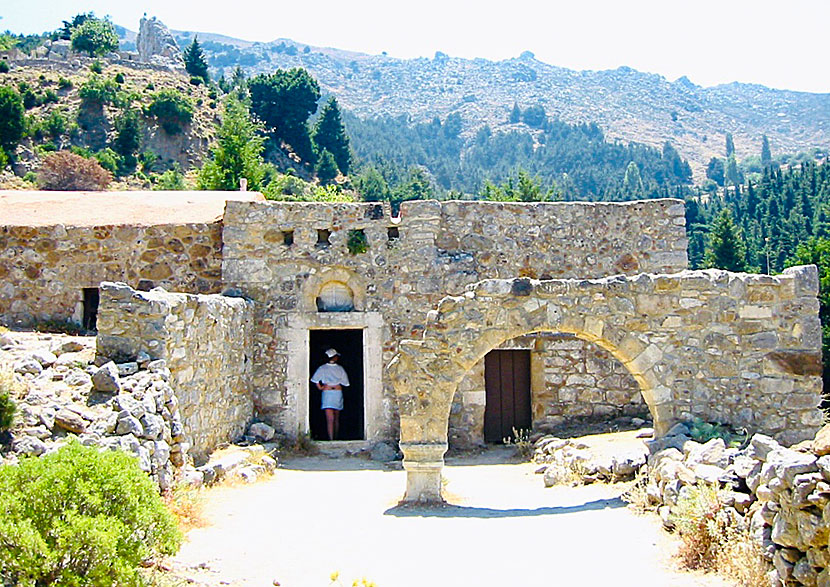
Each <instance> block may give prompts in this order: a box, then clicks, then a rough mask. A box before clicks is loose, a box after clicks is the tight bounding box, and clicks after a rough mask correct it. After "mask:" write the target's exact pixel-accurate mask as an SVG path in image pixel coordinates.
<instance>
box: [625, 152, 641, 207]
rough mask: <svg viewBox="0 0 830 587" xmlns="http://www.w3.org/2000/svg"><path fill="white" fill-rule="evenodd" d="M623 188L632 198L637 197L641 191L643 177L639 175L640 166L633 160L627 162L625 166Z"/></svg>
mask: <svg viewBox="0 0 830 587" xmlns="http://www.w3.org/2000/svg"><path fill="white" fill-rule="evenodd" d="M623 190H625V192H626V194H627V195H630V196H631V197H632V199H634V198H636V197H639V196H641V195H642V193H643V178H642V177H641V176H640V168H639V167H638V166H637V164H636V163H634V161H632V162H630V163H629V164H628V167H626V168H625V176H624V177H623Z"/></svg>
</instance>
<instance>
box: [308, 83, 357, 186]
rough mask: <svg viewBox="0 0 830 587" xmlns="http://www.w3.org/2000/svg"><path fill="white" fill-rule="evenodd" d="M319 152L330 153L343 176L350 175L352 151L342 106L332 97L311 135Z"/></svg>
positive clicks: (324, 107)
mask: <svg viewBox="0 0 830 587" xmlns="http://www.w3.org/2000/svg"><path fill="white" fill-rule="evenodd" d="M311 140H312V141H313V142H314V144H315V146H316V147H317V150H318V151H324V150H325V151H328V152H329V153H331V155H332V156H333V157H334V160H335V162H336V163H337V168H338V169H339V170H340V172H341V173H343V175H348V173H349V165H350V163H351V158H352V155H351V151H350V150H349V137H348V135H347V134H346V127H345V126H343V119H342V118H341V115H340V106H338V104H337V99H336V98H335V97H334V96H332V97H331V98H329V101H328V102H326V105H325V106H323V111H322V112H321V113H320V118H318V119H317V124H315V125H314V130H313V131H312V134H311Z"/></svg>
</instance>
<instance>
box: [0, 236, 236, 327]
mask: <svg viewBox="0 0 830 587" xmlns="http://www.w3.org/2000/svg"><path fill="white" fill-rule="evenodd" d="M0 222H2V220H0ZM221 255H222V226H221V223H219V222H215V223H209V224H181V225H154V226H126V225H115V226H113V225H109V226H74V227H73V226H64V225H60V224H59V225H52V226H34V227H29V226H0V320H2V321H3V322H6V323H8V324H14V325H24V326H25V325H31V324H32V323H34V322H38V321H43V320H60V321H66V320H73V321H75V322H80V320H81V317H82V305H81V302H82V300H83V296H82V289H83V288H86V287H98V284H99V283H100V282H102V281H122V282H125V283H128V284H130V285H131V286H133V287H140V288H142V289H149V288H152V287H155V286H160V287H164V288H166V289H168V290H173V291H185V292H191V293H216V292H219V291H220V290H221V285H220V284H221Z"/></svg>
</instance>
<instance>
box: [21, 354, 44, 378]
mask: <svg viewBox="0 0 830 587" xmlns="http://www.w3.org/2000/svg"><path fill="white" fill-rule="evenodd" d="M14 372H15V373H20V374H21V375H40V374H41V373H42V372H43V365H41V364H40V361H38V360H37V359H33V358H32V357H26V358H24V359H21V360H19V361H17V362H16V363H15V364H14Z"/></svg>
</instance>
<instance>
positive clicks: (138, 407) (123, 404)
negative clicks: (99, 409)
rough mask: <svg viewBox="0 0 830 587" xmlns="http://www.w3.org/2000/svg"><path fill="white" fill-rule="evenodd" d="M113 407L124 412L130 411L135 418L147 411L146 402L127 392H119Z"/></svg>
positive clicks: (114, 399)
mask: <svg viewBox="0 0 830 587" xmlns="http://www.w3.org/2000/svg"><path fill="white" fill-rule="evenodd" d="M112 402H113V407H114V408H116V409H117V410H119V411H122V412H128V414H129V415H130V416H133V417H134V418H141V416H143V415H144V413H145V412H146V411H147V410H146V409H145V408H144V404H143V403H141V402H140V401H138V400H137V399H135V398H134V397H133V396H131V395H129V394H126V393H119V394H118V395H116V396H115V397H114V398H113V400H112Z"/></svg>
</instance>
